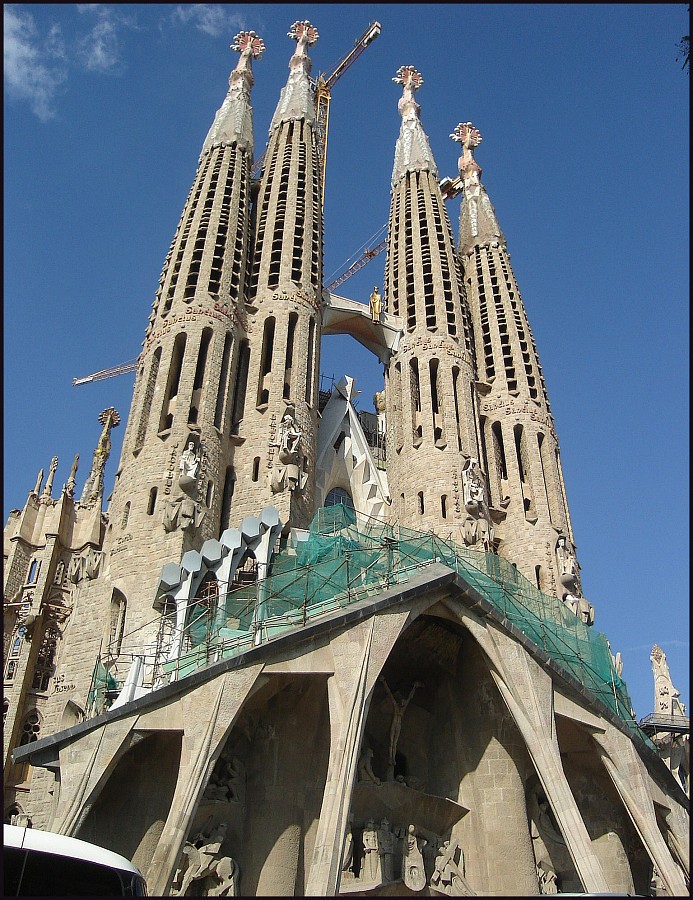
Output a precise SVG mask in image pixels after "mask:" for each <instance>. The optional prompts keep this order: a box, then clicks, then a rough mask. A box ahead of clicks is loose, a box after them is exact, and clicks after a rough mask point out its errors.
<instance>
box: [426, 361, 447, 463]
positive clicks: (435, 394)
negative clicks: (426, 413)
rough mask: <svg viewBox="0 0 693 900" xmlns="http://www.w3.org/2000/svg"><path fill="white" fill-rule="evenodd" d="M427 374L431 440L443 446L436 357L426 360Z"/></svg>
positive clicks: (443, 434) (442, 425)
mask: <svg viewBox="0 0 693 900" xmlns="http://www.w3.org/2000/svg"><path fill="white" fill-rule="evenodd" d="M428 375H429V380H430V387H431V411H432V415H433V440H434V442H435V445H436V447H444V446H445V443H446V441H445V421H444V418H443V411H442V408H441V406H440V399H439V394H440V383H439V379H440V369H439V364H438V360H437V359H431V360H429V362H428Z"/></svg>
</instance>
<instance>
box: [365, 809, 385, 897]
mask: <svg viewBox="0 0 693 900" xmlns="http://www.w3.org/2000/svg"><path fill="white" fill-rule="evenodd" d="M363 850H364V854H365V856H364V858H363V877H364V879H366V880H367V881H369V882H377V883H378V884H379V883H380V880H381V872H380V846H379V841H378V832H377V830H376V827H375V822H374V821H373V819H369V820H368V823H367V824H366V827H365V828H364V829H363Z"/></svg>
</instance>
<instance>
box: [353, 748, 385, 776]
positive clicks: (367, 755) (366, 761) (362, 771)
mask: <svg viewBox="0 0 693 900" xmlns="http://www.w3.org/2000/svg"><path fill="white" fill-rule="evenodd" d="M372 760H373V751H372V750H371V748H370V747H364V748H363V750H362V751H361V757H360V759H359V764H358V779H359V781H366V782H368V781H370V782H371V783H372V784H380V783H381V781H380V779H379V778H378V777H377V775H376V774H375V772H374V771H373V764H372Z"/></svg>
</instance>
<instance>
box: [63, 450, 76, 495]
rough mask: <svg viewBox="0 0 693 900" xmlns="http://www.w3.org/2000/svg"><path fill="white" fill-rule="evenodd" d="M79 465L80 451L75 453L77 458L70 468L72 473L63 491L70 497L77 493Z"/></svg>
mask: <svg viewBox="0 0 693 900" xmlns="http://www.w3.org/2000/svg"><path fill="white" fill-rule="evenodd" d="M78 465H79V453H77V454H75V458H74V460H73V461H72V468H71V469H70V474H69V476H68V479H67V481H66V483H65V487H64V488H63V493H64V494H65V495H66V496H68V497H74V494H75V486H76V481H75V479H76V477H77V466H78Z"/></svg>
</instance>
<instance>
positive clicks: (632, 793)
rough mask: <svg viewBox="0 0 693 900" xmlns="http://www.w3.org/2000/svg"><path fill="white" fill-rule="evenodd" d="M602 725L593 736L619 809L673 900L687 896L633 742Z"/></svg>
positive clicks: (643, 766) (607, 724) (609, 726)
mask: <svg viewBox="0 0 693 900" xmlns="http://www.w3.org/2000/svg"><path fill="white" fill-rule="evenodd" d="M605 724H606V731H605V732H604V733H603V734H599V733H596V734H594V739H595V741H596V742H597V745H598V747H599V749H600V751H601V756H602V762H603V763H604V767H605V769H606V771H607V772H608V773H609V777H610V778H611V780H612V781H613V783H614V786H615V788H616V790H617V791H618V794H619V796H620V798H621V800H622V801H623V805H624V806H625V807H626V810H627V811H628V815H629V816H630V818H631V821H632V822H633V825H634V826H635V830H636V831H637V832H638V835H639V836H640V840H641V841H642V842H643V845H644V846H645V849H646V850H647V852H648V854H649V857H650V859H651V860H652V862H653V863H654V864H655V865H656V866H657V868H658V869H659V873H660V875H661V876H662V879H663V880H664V883H665V884H666V886H667V890H668V892H669V894H671V895H672V896H673V897H685V896H688V893H689V892H688V888H687V887H686V882H685V881H684V879H683V876H682V875H681V870H680V869H679V867H678V866H677V865H676V863H675V862H674V860H673V859H672V856H671V853H670V852H669V848H668V847H667V843H666V841H665V839H664V837H663V835H662V832H661V831H660V830H659V826H658V825H657V817H656V815H655V810H654V803H653V800H652V795H651V793H650V791H649V789H648V786H647V784H648V780H649V776H648V774H647V770H646V769H645V765H644V763H643V761H642V760H641V759H640V757H639V755H638V753H637V751H636V749H635V747H634V746H633V742H632V741H630V740H629V739H628V737H627V736H626V735H625V734H622V733H621V732H620V731H618V730H617V729H616V728H614V726H613V725H610V724H609V723H605Z"/></svg>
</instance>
